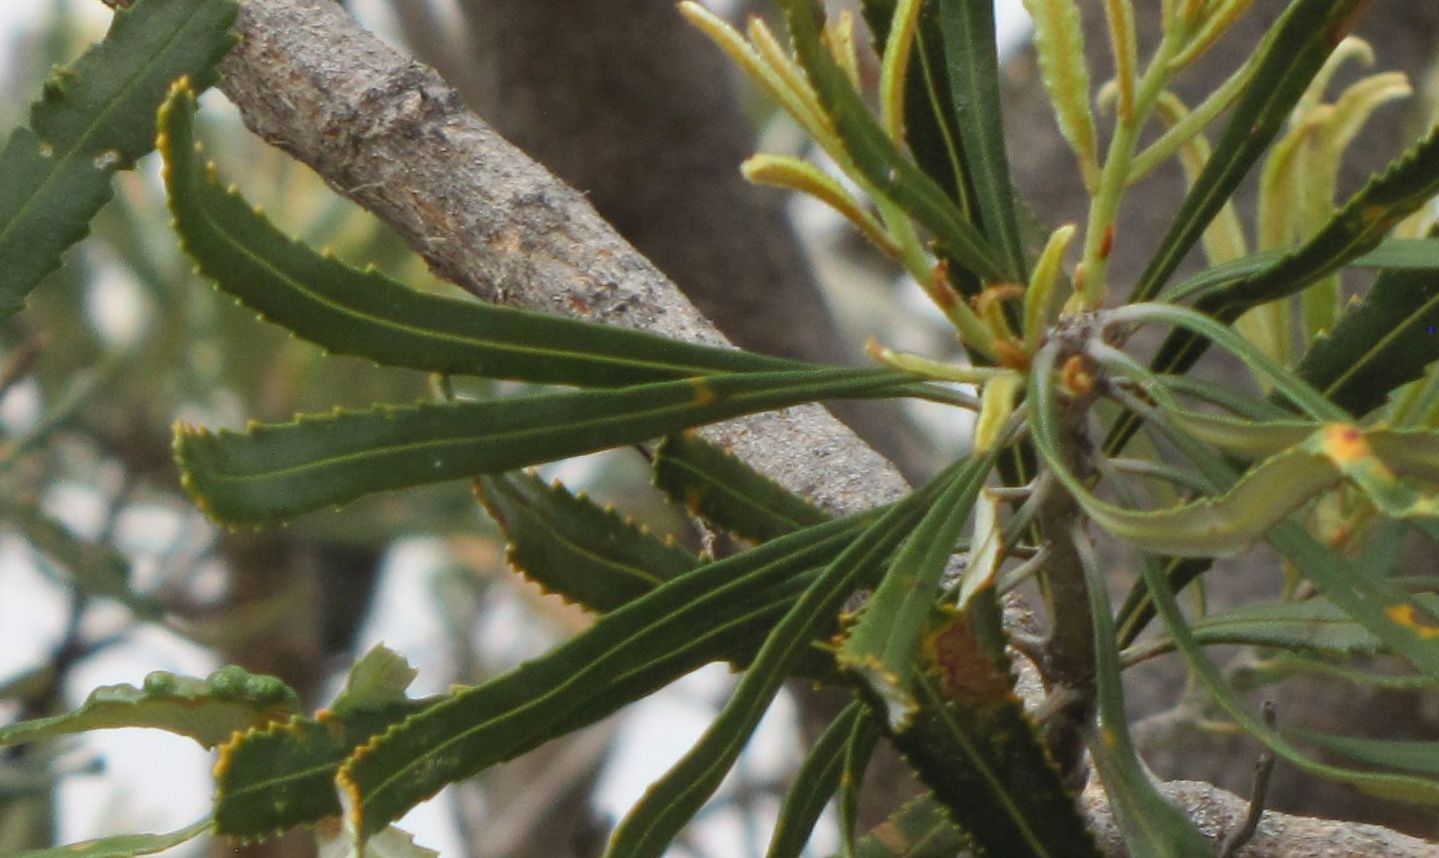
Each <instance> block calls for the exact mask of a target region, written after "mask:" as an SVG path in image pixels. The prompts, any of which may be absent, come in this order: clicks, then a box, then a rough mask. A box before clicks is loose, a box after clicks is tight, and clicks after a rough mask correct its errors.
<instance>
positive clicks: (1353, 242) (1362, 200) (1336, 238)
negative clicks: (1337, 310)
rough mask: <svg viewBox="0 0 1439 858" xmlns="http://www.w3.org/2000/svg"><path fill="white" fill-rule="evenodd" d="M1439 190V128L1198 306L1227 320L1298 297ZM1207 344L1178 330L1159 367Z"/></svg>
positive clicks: (1158, 358)
mask: <svg viewBox="0 0 1439 858" xmlns="http://www.w3.org/2000/svg"><path fill="white" fill-rule="evenodd" d="M1436 192H1439V126H1436V127H1435V128H1434V129H1433V130H1432V131H1431V132H1430V133H1429V135H1428V136H1426V137H1425V138H1424V139H1423V140H1421V141H1419V142H1418V143H1416V144H1415V145H1414V146H1412V147H1411V148H1410V149H1409V150H1407V151H1406V152H1405V153H1404V154H1403V155H1401V156H1400V157H1399V158H1397V159H1395V161H1394V162H1393V163H1392V164H1390V165H1389V167H1388V168H1387V169H1385V170H1384V171H1383V172H1382V173H1379V174H1377V175H1375V176H1374V177H1373V178H1372V179H1370V181H1369V183H1368V184H1367V185H1365V186H1364V188H1363V189H1362V190H1360V191H1359V192H1358V193H1357V194H1355V195H1354V196H1352V197H1350V198H1349V200H1348V201H1347V202H1346V203H1345V204H1344V206H1343V207H1342V208H1340V209H1339V211H1337V212H1335V213H1334V215H1333V217H1331V218H1330V219H1329V221H1328V222H1327V223H1326V224H1325V225H1324V226H1323V227H1322V228H1321V229H1320V230H1319V232H1318V233H1316V234H1315V235H1314V236H1313V237H1311V238H1310V239H1309V240H1307V241H1306V242H1305V243H1304V244H1303V245H1301V246H1300V247H1299V248H1297V249H1296V250H1294V251H1292V252H1290V253H1288V254H1285V255H1284V256H1283V257H1281V258H1280V259H1278V260H1276V261H1275V262H1273V263H1271V264H1270V265H1269V266H1268V267H1266V268H1264V269H1262V270H1260V271H1258V272H1256V273H1254V274H1252V275H1250V276H1249V277H1246V278H1245V279H1243V280H1240V281H1239V282H1237V283H1234V284H1233V285H1231V286H1228V287H1226V288H1224V289H1217V290H1214V291H1212V292H1209V293H1208V294H1207V295H1206V296H1205V297H1204V298H1203V299H1202V300H1200V301H1198V302H1197V303H1196V307H1197V308H1198V309H1200V310H1203V311H1204V312H1206V313H1208V314H1210V315H1212V316H1214V317H1215V318H1217V319H1220V320H1221V321H1225V322H1229V321H1233V320H1234V319H1237V318H1238V317H1239V316H1240V315H1241V314H1243V313H1244V312H1245V311H1246V310H1248V309H1250V308H1252V307H1255V306H1258V305H1259V304H1262V303H1265V302H1268V301H1273V300H1275V299H1277V298H1283V297H1285V296H1288V295H1293V294H1296V293H1298V292H1300V291H1301V290H1303V289H1304V288H1305V287H1307V286H1309V285H1310V284H1312V283H1314V282H1316V281H1318V280H1319V279H1321V278H1323V277H1324V276H1326V275H1328V274H1330V273H1332V272H1334V271H1337V270H1338V269H1339V268H1341V267H1342V266H1344V265H1345V264H1346V263H1348V262H1349V261H1350V260H1352V259H1354V258H1356V257H1358V256H1361V255H1362V254H1364V253H1365V252H1367V251H1370V250H1373V249H1374V248H1376V247H1377V246H1378V245H1379V243H1380V241H1381V240H1382V239H1383V238H1384V236H1385V234H1386V233H1388V232H1389V230H1391V229H1392V228H1393V227H1394V226H1395V225H1396V224H1398V223H1399V222H1400V221H1401V220H1403V219H1404V218H1406V217H1408V216H1409V215H1410V214H1411V213H1413V212H1414V211H1415V210H1416V209H1418V208H1419V207H1420V206H1422V205H1423V204H1424V203H1425V202H1427V201H1428V200H1430V199H1431V198H1432V197H1433V196H1434V195H1435V193H1436ZM1206 348H1207V344H1206V342H1205V341H1204V340H1203V339H1202V338H1200V337H1198V336H1196V335H1195V334H1193V333H1187V332H1185V333H1181V332H1176V333H1175V334H1173V335H1171V336H1170V337H1169V338H1168V339H1167V340H1165V342H1164V343H1163V344H1162V345H1161V346H1160V348H1159V351H1158V353H1157V354H1156V355H1155V357H1154V361H1153V366H1155V367H1157V368H1159V369H1161V370H1163V371H1165V372H1169V371H1182V370H1184V369H1187V368H1188V367H1190V366H1192V365H1193V364H1194V362H1195V361H1196V360H1198V359H1199V356H1200V355H1201V354H1203V353H1204V350H1205V349H1206Z"/></svg>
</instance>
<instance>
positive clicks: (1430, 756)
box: [1283, 729, 1439, 777]
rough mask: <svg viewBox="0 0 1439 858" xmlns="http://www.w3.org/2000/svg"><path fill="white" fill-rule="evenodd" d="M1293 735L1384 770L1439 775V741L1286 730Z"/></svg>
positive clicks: (1431, 775)
mask: <svg viewBox="0 0 1439 858" xmlns="http://www.w3.org/2000/svg"><path fill="white" fill-rule="evenodd" d="M1283 732H1285V733H1288V734H1290V735H1293V736H1295V737H1296V738H1300V739H1303V740H1305V741H1306V742H1312V743H1313V744H1315V745H1318V746H1319V747H1321V748H1326V749H1328V750H1330V751H1336V752H1338V753H1340V754H1343V755H1344V756H1346V757H1348V758H1349V759H1351V760H1354V761H1355V762H1360V763H1368V764H1369V765H1371V766H1379V767H1382V768H1385V769H1391V770H1397V771H1403V772H1413V773H1415V774H1420V775H1429V776H1430V777H1439V742H1435V741H1434V740H1432V739H1431V740H1428V741H1423V742H1413V741H1410V742H1406V741H1399V740H1395V739H1371V738H1368V737H1361V736H1336V735H1334V734H1332V733H1320V732H1319V731H1317V730H1299V729H1292V730H1285V731H1283Z"/></svg>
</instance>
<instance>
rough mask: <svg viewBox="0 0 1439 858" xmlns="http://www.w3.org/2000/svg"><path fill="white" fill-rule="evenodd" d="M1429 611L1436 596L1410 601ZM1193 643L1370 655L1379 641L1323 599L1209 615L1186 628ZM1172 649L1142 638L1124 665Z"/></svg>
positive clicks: (1438, 601)
mask: <svg viewBox="0 0 1439 858" xmlns="http://www.w3.org/2000/svg"><path fill="white" fill-rule="evenodd" d="M1413 598H1414V599H1415V601H1417V602H1418V603H1419V604H1420V605H1423V606H1424V607H1426V608H1427V609H1429V610H1430V611H1435V612H1439V596H1435V595H1432V594H1423V593H1421V594H1417V595H1415V596H1414V597H1413ZM1190 631H1191V632H1192V634H1193V636H1194V640H1195V641H1196V642H1197V643H1199V644H1200V645H1201V646H1214V645H1217V644H1248V645H1250V646H1264V647H1275V648H1279V649H1288V650H1302V651H1310V652H1320V653H1327V654H1330V655H1341V656H1342V655H1373V654H1375V653H1378V652H1380V651H1382V650H1383V649H1384V643H1383V641H1381V640H1380V639H1379V638H1378V637H1376V636H1375V635H1374V633H1373V632H1371V631H1369V630H1368V629H1366V628H1364V626H1363V625H1362V624H1360V623H1359V622H1358V621H1357V620H1355V619H1354V618H1353V617H1351V616H1350V615H1349V614H1348V613H1346V612H1345V611H1344V610H1343V609H1341V608H1340V607H1339V606H1337V605H1335V604H1334V603H1333V602H1331V601H1330V600H1329V599H1327V598H1323V597H1317V598H1313V599H1305V600H1304V601H1302V602H1279V603H1274V604H1264V605H1244V606H1242V607H1238V608H1234V609H1232V610H1228V611H1224V612H1222V613H1218V614H1209V615H1207V616H1204V617H1201V618H1199V619H1197V620H1195V621H1194V622H1193V623H1192V624H1191V625H1190ZM1173 650H1174V640H1173V639H1172V638H1170V637H1168V636H1167V635H1166V636H1161V637H1159V638H1156V639H1154V640H1146V641H1145V642H1144V643H1142V644H1138V645H1136V646H1134V647H1132V648H1131V649H1129V650H1127V651H1126V652H1125V653H1124V660H1125V662H1126V663H1127V664H1133V663H1135V662H1138V661H1140V660H1143V659H1146V658H1150V657H1153V656H1155V655H1159V654H1161V653H1165V652H1171V651H1173Z"/></svg>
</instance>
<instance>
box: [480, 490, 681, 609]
mask: <svg viewBox="0 0 1439 858" xmlns="http://www.w3.org/2000/svg"><path fill="white" fill-rule="evenodd" d="M476 485H477V487H478V489H479V494H480V499H481V501H482V502H483V503H484V505H485V509H486V510H487V511H488V512H489V513H490V516H491V517H492V518H494V520H495V521H496V522H498V523H499V525H500V528H501V529H502V530H503V531H504V532H505V538H506V539H507V540H508V542H509V545H508V547H507V548H506V551H505V556H506V559H508V560H509V562H510V565H511V566H512V567H514V568H515V569H517V570H519V571H520V572H521V573H522V574H523V575H524V576H525V577H526V578H528V579H529V580H531V581H534V582H535V583H537V584H539V585H540V587H541V588H543V589H544V590H545V591H546V592H552V593H558V594H559V595H560V596H562V597H564V598H565V599H567V600H569V601H571V602H575V603H578V604H579V605H581V606H583V607H584V608H586V609H587V610H590V611H595V612H597V613H606V612H609V611H613V610H615V609H617V608H619V607H621V606H623V605H626V604H628V603H630V602H632V601H634V600H635V599H638V598H639V597H640V596H643V595H644V594H646V593H648V592H650V591H651V590H654V589H655V588H656V587H659V586H660V585H662V584H664V583H665V582H666V581H669V580H671V579H674V578H678V577H679V576H681V575H683V574H684V573H686V572H689V571H691V570H692V569H694V568H695V567H696V566H698V565H699V564H700V559H699V558H698V557H696V556H695V555H693V554H691V553H690V552H688V551H686V550H685V549H683V548H681V547H680V546H678V545H676V544H674V542H673V540H660V539H657V538H655V537H654V536H652V535H650V534H649V533H648V532H646V531H644V530H642V529H641V528H640V527H638V526H636V525H635V524H634V523H633V522H632V521H630V520H628V519H626V518H623V517H621V516H620V515H619V514H617V513H615V512H614V511H613V510H610V509H601V508H599V507H597V506H595V505H594V504H593V503H591V502H590V501H588V500H586V499H585V498H584V496H580V497H576V496H574V495H572V494H570V493H569V492H568V491H566V490H565V488H564V487H563V486H561V485H559V484H556V485H554V486H547V485H545V483H544V481H543V480H541V479H539V478H538V477H536V476H534V475H533V474H501V475H498V476H493V477H481V478H480V479H479V480H478V481H476Z"/></svg>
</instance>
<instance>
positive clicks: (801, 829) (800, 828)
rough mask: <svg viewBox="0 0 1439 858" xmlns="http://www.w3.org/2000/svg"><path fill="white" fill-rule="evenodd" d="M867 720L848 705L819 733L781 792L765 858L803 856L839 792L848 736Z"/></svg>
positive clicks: (863, 710) (853, 705) (860, 706)
mask: <svg viewBox="0 0 1439 858" xmlns="http://www.w3.org/2000/svg"><path fill="white" fill-rule="evenodd" d="M868 717H869V710H868V709H867V708H866V707H865V705H864V704H863V703H851V704H850V705H849V706H848V707H846V708H845V710H844V711H843V712H841V713H840V714H839V717H837V718H835V719H834V721H832V722H831V723H830V725H829V726H828V727H826V728H825V731H824V732H823V733H821V734H820V737H819V741H817V742H815V744H814V747H813V748H811V749H810V752H809V754H808V755H806V756H805V758H804V762H803V763H801V764H800V767H799V771H797V772H795V776H794V783H793V784H791V785H790V788H789V792H787V793H785V797H784V804H783V806H781V807H780V811H779V821H778V822H776V823H775V828H774V836H773V837H771V838H770V842H769V849H768V851H766V852H765V858H799V856H800V855H801V854H803V853H804V847H805V845H806V844H808V843H809V838H810V833H811V832H813V831H814V826H815V823H817V822H819V817H820V814H822V813H824V807H825V805H826V804H828V803H829V800H830V799H831V798H832V797H834V794H835V791H836V790H837V789H839V781H840V774H841V773H842V771H843V770H844V752H845V746H846V745H847V744H848V742H849V737H850V734H851V733H852V732H853V731H854V728H855V725H856V724H858V723H859V722H860V721H862V720H864V719H866V718H868Z"/></svg>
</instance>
